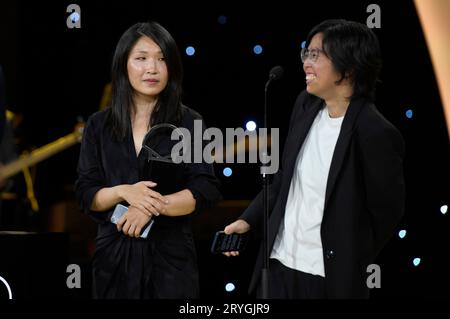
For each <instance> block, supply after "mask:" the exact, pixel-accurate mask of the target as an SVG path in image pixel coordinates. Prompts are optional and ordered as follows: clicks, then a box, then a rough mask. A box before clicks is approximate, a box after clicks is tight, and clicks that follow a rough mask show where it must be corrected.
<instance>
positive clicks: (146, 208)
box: [120, 181, 169, 216]
mask: <svg viewBox="0 0 450 319" xmlns="http://www.w3.org/2000/svg"><path fill="white" fill-rule="evenodd" d="M155 186H156V183H154V182H151V181H142V182H138V183H136V184H132V185H122V188H121V191H120V197H121V198H122V199H123V200H125V201H126V202H127V203H128V204H129V205H130V206H134V207H136V208H138V209H140V210H141V211H142V212H144V213H145V214H147V215H148V216H152V215H155V216H158V215H159V214H161V213H162V214H163V213H164V212H165V211H166V206H167V204H168V203H169V201H168V200H167V199H166V198H165V197H164V196H162V195H161V194H160V193H158V192H156V191H154V190H152V189H151V187H155Z"/></svg>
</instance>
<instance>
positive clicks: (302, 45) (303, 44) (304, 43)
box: [301, 41, 306, 49]
mask: <svg viewBox="0 0 450 319" xmlns="http://www.w3.org/2000/svg"><path fill="white" fill-rule="evenodd" d="M301 47H302V49H304V48H305V47H306V41H303V42H302V44H301Z"/></svg>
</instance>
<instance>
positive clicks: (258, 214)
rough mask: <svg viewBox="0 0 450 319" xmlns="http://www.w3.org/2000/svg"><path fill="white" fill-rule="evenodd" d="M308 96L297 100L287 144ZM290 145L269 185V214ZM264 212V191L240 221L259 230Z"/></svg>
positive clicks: (284, 150) (275, 198)
mask: <svg viewBox="0 0 450 319" xmlns="http://www.w3.org/2000/svg"><path fill="white" fill-rule="evenodd" d="M307 96H308V94H307V93H306V91H303V92H302V93H300V94H299V96H298V97H297V100H296V101H295V104H294V109H293V110H292V114H291V118H290V121H289V129H288V135H287V138H286V142H287V141H288V140H289V137H290V135H291V132H292V128H293V127H294V125H295V124H296V123H295V120H296V118H297V117H298V116H299V115H298V114H299V113H301V112H304V105H305V101H306V98H307ZM287 147H288V145H287V144H286V143H285V146H284V148H283V156H282V157H281V158H280V169H279V170H278V172H277V173H276V174H275V175H274V177H273V180H272V183H271V184H270V185H269V214H270V213H271V212H272V210H273V207H274V206H275V202H276V200H277V198H278V194H279V192H280V188H281V184H282V180H283V169H282V163H283V158H284V157H285V155H284V154H285V153H286V148H287ZM263 214H264V212H263V191H261V192H259V194H258V195H257V196H256V197H255V199H254V200H253V201H252V202H251V204H250V205H249V206H248V207H247V209H246V210H245V211H244V212H243V213H242V215H241V216H240V217H239V219H243V220H245V221H246V222H247V223H249V225H250V226H251V228H252V229H253V230H255V229H256V230H258V229H259V228H262V215H263Z"/></svg>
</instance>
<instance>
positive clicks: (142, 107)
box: [133, 96, 158, 117]
mask: <svg viewBox="0 0 450 319" xmlns="http://www.w3.org/2000/svg"><path fill="white" fill-rule="evenodd" d="M156 102H158V98H156V97H141V96H135V97H134V107H133V115H134V116H138V117H142V116H145V117H150V116H151V115H152V112H153V109H154V108H155V105H156Z"/></svg>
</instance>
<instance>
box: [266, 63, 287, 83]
mask: <svg viewBox="0 0 450 319" xmlns="http://www.w3.org/2000/svg"><path fill="white" fill-rule="evenodd" d="M283 73H284V70H283V68H282V67H281V66H280V65H277V66H274V67H273V68H272V69H271V70H270V72H269V80H279V79H280V78H282V77H283Z"/></svg>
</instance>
